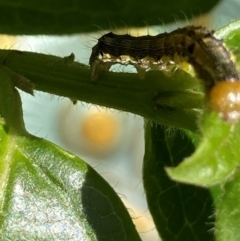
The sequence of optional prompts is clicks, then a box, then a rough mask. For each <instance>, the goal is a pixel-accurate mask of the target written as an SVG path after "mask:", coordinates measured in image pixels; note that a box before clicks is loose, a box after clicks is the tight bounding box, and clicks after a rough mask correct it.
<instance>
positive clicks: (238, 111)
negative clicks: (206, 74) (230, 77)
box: [209, 81, 240, 122]
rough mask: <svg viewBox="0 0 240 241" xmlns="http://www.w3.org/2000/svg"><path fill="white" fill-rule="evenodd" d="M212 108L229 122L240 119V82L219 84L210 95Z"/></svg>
mask: <svg viewBox="0 0 240 241" xmlns="http://www.w3.org/2000/svg"><path fill="white" fill-rule="evenodd" d="M209 102H210V107H211V108H212V109H213V110H215V111H217V112H218V113H219V114H220V116H221V117H222V118H223V119H224V120H226V121H229V122H236V121H239V119H240V82H239V81H237V82H226V81H222V82H219V83H217V84H216V85H215V86H214V87H213V88H212V90H211V91H210V93H209Z"/></svg>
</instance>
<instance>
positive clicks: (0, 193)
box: [0, 68, 140, 241]
mask: <svg viewBox="0 0 240 241" xmlns="http://www.w3.org/2000/svg"><path fill="white" fill-rule="evenodd" d="M9 74H10V72H9V71H8V70H6V69H5V68H1V69H0V76H1V86H0V96H1V102H0V111H1V112H0V114H1V117H2V118H1V119H0V158H1V163H0V230H1V231H0V232H1V240H58V241H59V240H98V241H99V240H102V241H105V240H119V241H122V240H129V241H132V240H136V241H139V240H140V237H139V235H138V233H137V231H136V229H135V228H134V225H133V222H132V219H131V217H130V215H129V213H128V212H127V210H126V208H125V206H124V205H123V203H122V202H121V200H120V198H119V197H118V196H117V194H116V193H115V192H114V190H113V189H112V187H110V186H109V184H108V183H107V182H106V181H105V180H104V179H103V178H102V177H101V176H100V175H99V174H97V173H96V172H95V171H94V170H93V169H92V168H91V167H90V166H89V165H87V164H86V163H85V162H84V161H82V160H81V159H79V158H77V157H75V156H74V155H72V154H70V153H68V152H66V151H64V150H62V149H60V148H59V147H56V146H55V145H53V144H51V143H49V142H48V141H45V140H43V139H40V138H37V137H34V136H31V135H30V134H28V133H27V132H26V131H25V128H24V125H23V121H22V112H21V101H20V98H19V94H18V92H17V91H16V90H15V88H14V86H13V83H12V82H11V75H9ZM3 87H4V88H3Z"/></svg>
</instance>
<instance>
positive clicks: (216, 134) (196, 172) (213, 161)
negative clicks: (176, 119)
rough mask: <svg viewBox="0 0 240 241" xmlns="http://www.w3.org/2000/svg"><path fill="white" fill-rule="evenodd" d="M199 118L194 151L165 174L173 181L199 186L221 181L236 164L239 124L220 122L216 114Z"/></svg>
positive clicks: (237, 163) (237, 158)
mask: <svg viewBox="0 0 240 241" xmlns="http://www.w3.org/2000/svg"><path fill="white" fill-rule="evenodd" d="M203 119H204V120H203V121H202V133H203V138H202V141H201V143H200V144H199V146H198V148H197V150H196V151H195V153H194V154H193V155H192V156H191V157H189V158H186V159H185V160H184V161H183V162H181V163H180V164H179V165H178V166H177V167H176V168H173V167H168V168H167V173H168V174H169V175H170V177H171V178H173V179H174V180H178V181H181V182H186V183H192V184H195V185H199V186H213V185H216V184H218V183H220V182H224V181H225V180H226V179H227V178H229V176H230V175H231V174H232V173H233V171H234V170H235V168H236V167H237V166H238V165H239V157H240V148H239V143H240V123H236V124H232V123H227V122H226V121H223V120H222V119H221V118H220V117H219V116H218V114H217V113H211V114H206V115H205V117H204V118H203Z"/></svg>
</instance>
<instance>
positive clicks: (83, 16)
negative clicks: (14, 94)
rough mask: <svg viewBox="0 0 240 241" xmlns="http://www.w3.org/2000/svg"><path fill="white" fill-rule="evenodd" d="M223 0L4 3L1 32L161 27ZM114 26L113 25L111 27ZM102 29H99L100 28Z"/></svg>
mask: <svg viewBox="0 0 240 241" xmlns="http://www.w3.org/2000/svg"><path fill="white" fill-rule="evenodd" d="M218 2H219V0H208V1H207V2H203V1H201V0H195V1H194V2H193V1H192V0H179V1H177V2H176V1H175V0H170V1H167V2H166V1H164V0H161V1H156V0H150V1H147V2H146V1H137V0H131V1H129V0H122V1H117V0H114V1H111V3H110V2H109V1H107V0H103V1H97V0H90V1H89V0H75V1H64V0H51V1H49V0H34V1H32V0H18V1H16V0H8V1H5V0H1V1H0V31H1V33H5V34H12V35H16V34H20V35H22V34H48V35H50V34H55V35H59V34H73V33H80V32H87V31H88V32H89V31H92V32H93V31H97V30H98V28H101V29H109V28H111V25H113V26H115V25H117V26H118V27H126V25H127V26H128V27H130V26H135V27H136V26H138V27H139V26H144V27H146V23H147V24H148V25H159V24H161V21H160V20H159V17H161V19H162V20H163V21H164V23H168V22H174V21H175V18H174V16H173V14H176V15H177V19H178V20H179V19H184V20H185V19H186V17H188V18H191V17H192V16H193V15H200V14H203V13H205V12H208V11H210V9H211V8H212V7H214V6H215V5H216V4H217V3H218ZM111 23H113V24H111ZM96 25H97V26H98V28H97V27H96Z"/></svg>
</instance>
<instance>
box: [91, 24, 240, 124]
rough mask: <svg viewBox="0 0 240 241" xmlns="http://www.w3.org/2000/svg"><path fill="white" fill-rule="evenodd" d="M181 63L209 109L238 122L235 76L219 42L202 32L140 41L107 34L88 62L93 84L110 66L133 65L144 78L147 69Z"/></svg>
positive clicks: (190, 29)
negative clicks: (199, 87) (197, 84)
mask: <svg viewBox="0 0 240 241" xmlns="http://www.w3.org/2000/svg"><path fill="white" fill-rule="evenodd" d="M182 62H188V63H189V64H191V65H192V66H193V68H194V69H195V72H196V74H197V76H198V77H199V78H200V79H201V80H202V81H203V83H204V86H205V90H206V98H207V99H208V100H209V103H210V106H211V107H212V109H214V110H215V111H217V112H218V113H219V114H220V115H221V117H222V118H223V119H225V120H228V121H233V122H235V121H236V120H238V119H240V81H239V80H240V77H239V73H238V71H237V69H236V66H235V64H234V62H233V61H232V59H231V54H230V53H229V51H228V50H227V49H226V48H225V46H224V45H223V42H222V40H219V39H217V38H215V37H214V32H213V31H209V30H207V29H206V28H203V27H195V26H187V27H184V28H179V29H177V30H175V31H173V32H170V33H161V34H158V35H156V36H149V35H146V36H140V37H133V36H130V35H128V34H125V35H116V34H114V33H112V32H110V33H108V34H105V35H103V36H102V37H101V38H99V39H98V43H97V44H96V45H95V46H94V47H93V48H92V54H91V56H90V60H89V63H90V70H91V78H92V80H94V81H95V80H97V79H98V75H99V74H100V72H101V71H108V70H109V69H110V67H111V66H112V65H114V64H123V65H133V66H134V67H135V68H136V69H137V72H138V74H139V77H140V78H144V74H145V71H146V70H147V69H154V70H167V69H171V68H172V67H173V66H174V67H175V66H178V65H179V64H181V63H182ZM220 93H221V94H220ZM223 103H224V104H223Z"/></svg>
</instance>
